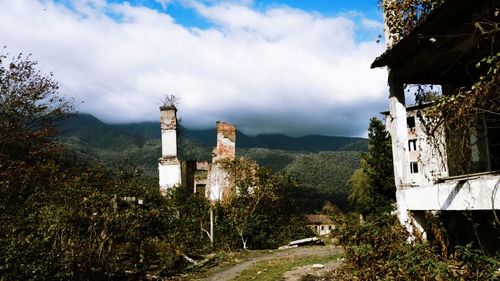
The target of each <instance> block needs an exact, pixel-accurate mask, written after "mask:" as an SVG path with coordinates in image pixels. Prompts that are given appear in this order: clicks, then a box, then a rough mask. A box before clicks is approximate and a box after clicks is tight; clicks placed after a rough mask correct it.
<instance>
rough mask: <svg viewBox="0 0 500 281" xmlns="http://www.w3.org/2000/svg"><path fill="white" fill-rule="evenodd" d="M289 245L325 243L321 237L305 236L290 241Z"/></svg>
mask: <svg viewBox="0 0 500 281" xmlns="http://www.w3.org/2000/svg"><path fill="white" fill-rule="evenodd" d="M288 245H289V246H295V245H297V246H299V247H300V246H309V245H325V243H324V242H323V240H321V239H319V238H318V237H310V238H304V239H300V240H295V241H292V242H290V243H288Z"/></svg>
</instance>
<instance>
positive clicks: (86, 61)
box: [0, 0, 386, 135]
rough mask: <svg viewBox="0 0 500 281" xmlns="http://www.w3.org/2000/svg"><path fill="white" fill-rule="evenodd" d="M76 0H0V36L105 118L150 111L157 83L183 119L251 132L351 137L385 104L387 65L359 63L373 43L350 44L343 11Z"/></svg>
mask: <svg viewBox="0 0 500 281" xmlns="http://www.w3.org/2000/svg"><path fill="white" fill-rule="evenodd" d="M158 1H160V2H161V3H164V4H165V5H167V4H168V2H170V0H167V1H165V0H158ZM75 3H77V4H76V5H74V7H73V8H72V9H69V8H67V7H65V6H62V5H60V4H55V3H54V2H52V1H51V0H44V1H33V0H16V1H8V0H0V10H1V11H2V17H0V45H7V46H8V50H9V51H10V52H11V53H14V52H18V51H22V52H26V53H27V52H30V53H33V57H34V58H35V59H37V60H39V61H40V66H41V67H43V68H44V70H46V71H54V73H55V74H56V78H57V79H58V80H59V81H60V82H61V84H62V88H61V92H62V93H63V94H64V95H66V96H69V97H74V98H76V100H81V101H84V103H83V104H81V105H80V106H79V110H80V111H82V112H89V113H92V114H94V115H96V116H97V117H99V118H102V119H104V120H106V121H110V122H129V121H143V120H157V119H158V115H159V112H158V105H159V101H160V100H161V96H162V95H164V94H166V93H176V94H179V95H180V96H181V97H182V100H183V101H182V106H181V108H180V111H179V114H180V115H181V116H182V117H183V119H184V120H185V123H186V125H188V126H192V127H193V126H195V127H206V126H213V125H214V123H215V121H216V120H226V121H229V122H236V123H237V125H238V126H240V128H245V129H246V130H247V132H253V133H258V132H283V133H289V134H305V133H323V134H344V135H360V134H362V133H363V132H365V129H366V128H365V127H366V126H367V124H368V118H369V117H370V116H371V115H373V114H376V113H377V112H378V111H381V110H383V109H384V108H381V107H383V106H384V101H385V96H386V73H385V71H384V70H371V69H369V66H370V63H371V61H372V60H373V59H374V58H375V57H376V56H377V55H379V54H380V53H382V51H383V45H382V44H376V43H375V42H361V43H359V42H356V41H355V39H354V32H355V31H356V28H358V27H357V26H356V24H355V22H354V21H353V20H351V19H349V18H348V17H342V16H339V17H323V16H321V15H319V14H312V13H306V12H304V11H300V10H296V9H291V8H287V7H274V8H270V9H267V10H264V11H257V10H254V9H252V7H251V1H243V2H242V1H228V2H223V3H218V4H217V3H215V4H211V5H205V4H203V3H202V2H194V1H191V2H190V5H191V7H193V9H195V10H196V11H197V12H198V13H199V14H200V15H201V16H203V17H205V18H206V19H207V20H209V21H211V22H213V23H214V24H215V26H214V27H212V28H208V29H198V28H186V27H183V26H181V25H179V24H177V23H176V22H175V20H174V19H173V18H172V17H171V16H169V15H168V14H165V13H161V12H158V11H155V10H152V9H149V8H146V7H136V6H131V5H130V4H127V3H125V4H109V3H107V2H105V1H104V0H91V1H89V0H81V1H77V2H75ZM167 11H168V10H167ZM370 24H371V23H369V24H368V26H369V25H370ZM363 25H365V26H366V24H363ZM371 104H372V106H370V105H371ZM373 104H376V106H373ZM349 109H351V110H352V111H349ZM356 110H357V112H356ZM339 112H343V114H342V115H341V116H340V115H339ZM256 115H257V116H256ZM347 115H349V117H348V118H346V117H347ZM297 116H300V118H298V117H297ZM287 120H291V121H290V122H287ZM292 120H293V121H292ZM345 122H348V123H349V122H352V124H353V125H352V126H351V125H348V124H347V125H348V126H346V124H345ZM263 123H265V124H263ZM304 124H308V125H307V126H305V125H304ZM363 124H364V125H363Z"/></svg>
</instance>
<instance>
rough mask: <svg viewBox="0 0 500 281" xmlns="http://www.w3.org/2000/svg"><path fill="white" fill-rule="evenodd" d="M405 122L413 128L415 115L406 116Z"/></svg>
mask: <svg viewBox="0 0 500 281" xmlns="http://www.w3.org/2000/svg"><path fill="white" fill-rule="evenodd" d="M406 124H407V125H408V128H410V129H411V128H415V116H410V117H407V118H406Z"/></svg>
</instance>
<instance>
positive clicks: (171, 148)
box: [158, 106, 236, 201]
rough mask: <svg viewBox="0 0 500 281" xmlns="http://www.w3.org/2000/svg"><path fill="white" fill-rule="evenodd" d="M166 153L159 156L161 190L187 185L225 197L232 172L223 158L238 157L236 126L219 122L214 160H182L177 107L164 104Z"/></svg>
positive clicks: (210, 194) (211, 195)
mask: <svg viewBox="0 0 500 281" xmlns="http://www.w3.org/2000/svg"><path fill="white" fill-rule="evenodd" d="M160 111H161V117H160V121H161V139H162V142H161V145H162V157H161V158H160V160H159V166H158V169H159V173H160V191H161V192H162V194H165V192H166V191H167V190H168V189H169V188H171V187H174V186H179V185H184V186H185V187H187V188H189V189H192V191H193V193H196V194H203V195H204V196H206V197H207V198H210V200H212V201H215V200H222V199H223V197H224V194H225V192H226V190H227V188H228V186H229V176H228V173H227V172H226V171H225V170H224V169H222V167H221V165H220V162H221V161H223V160H234V159H235V157H236V127H235V126H234V125H231V124H229V123H225V122H217V146H216V147H215V149H214V151H213V158H212V163H209V162H207V161H179V159H178V158H177V117H176V113H177V109H176V108H175V107H174V106H163V107H160Z"/></svg>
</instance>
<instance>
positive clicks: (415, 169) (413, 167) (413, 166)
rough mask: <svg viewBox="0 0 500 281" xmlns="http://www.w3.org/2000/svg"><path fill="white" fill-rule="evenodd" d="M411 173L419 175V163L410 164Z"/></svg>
mask: <svg viewBox="0 0 500 281" xmlns="http://www.w3.org/2000/svg"><path fill="white" fill-rule="evenodd" d="M410 172H411V173H412V174H417V173H418V163H417V162H410Z"/></svg>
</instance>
